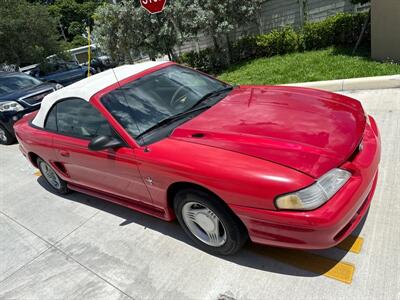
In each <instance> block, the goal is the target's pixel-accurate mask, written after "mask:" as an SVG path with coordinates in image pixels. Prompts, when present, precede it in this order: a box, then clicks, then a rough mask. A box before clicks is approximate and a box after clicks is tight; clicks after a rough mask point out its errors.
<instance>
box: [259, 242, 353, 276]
mask: <svg viewBox="0 0 400 300" xmlns="http://www.w3.org/2000/svg"><path fill="white" fill-rule="evenodd" d="M255 251H256V252H257V253H258V254H262V255H265V256H268V257H271V258H273V259H276V260H278V261H280V262H282V263H285V264H288V265H291V266H294V267H296V268H299V269H302V270H305V271H309V272H311V273H314V274H317V275H323V276H326V277H329V278H331V279H335V280H338V281H341V282H344V283H347V284H351V282H352V280H353V274H354V271H355V266H354V265H353V264H351V263H348V262H344V261H337V260H334V259H331V258H327V257H324V256H320V255H317V254H313V253H309V252H305V251H301V250H293V249H280V248H270V247H256V249H255Z"/></svg>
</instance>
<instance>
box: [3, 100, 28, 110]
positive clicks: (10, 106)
mask: <svg viewBox="0 0 400 300" xmlns="http://www.w3.org/2000/svg"><path fill="white" fill-rule="evenodd" d="M20 110H24V108H23V107H22V105H21V104H19V103H18V102H15V101H6V102H1V103H0V112H5V111H20Z"/></svg>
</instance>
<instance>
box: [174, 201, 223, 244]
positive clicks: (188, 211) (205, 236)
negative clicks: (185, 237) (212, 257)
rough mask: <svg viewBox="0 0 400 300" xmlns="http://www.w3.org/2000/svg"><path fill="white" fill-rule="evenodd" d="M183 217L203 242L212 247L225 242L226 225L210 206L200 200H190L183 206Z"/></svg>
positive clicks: (191, 230)
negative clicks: (199, 201)
mask: <svg viewBox="0 0 400 300" xmlns="http://www.w3.org/2000/svg"><path fill="white" fill-rule="evenodd" d="M182 217H183V221H184V222H185V224H186V226H187V228H188V229H189V230H190V232H191V233H192V234H193V235H194V236H195V237H196V238H197V239H199V240H200V241H202V242H203V243H205V244H207V245H209V246H212V247H221V246H222V245H224V244H225V242H226V230H225V227H224V225H223V224H222V222H221V220H220V219H219V218H218V217H217V215H216V214H215V213H214V212H213V211H212V210H211V209H209V208H208V207H206V206H204V205H203V204H200V203H198V202H188V203H186V204H185V205H184V206H183V207H182Z"/></svg>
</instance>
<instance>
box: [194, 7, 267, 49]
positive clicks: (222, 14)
mask: <svg viewBox="0 0 400 300" xmlns="http://www.w3.org/2000/svg"><path fill="white" fill-rule="evenodd" d="M262 2H263V1H262V0H241V1H237V0H219V1H215V0H196V1H195V3H196V5H197V7H198V9H197V14H196V15H195V17H194V20H193V22H194V23H196V24H198V27H199V28H202V30H203V31H204V33H206V34H208V35H210V36H211V37H212V39H213V41H214V46H215V48H219V47H221V42H220V41H221V37H226V38H227V42H228V46H229V44H230V40H229V35H230V34H232V33H234V32H235V31H236V29H237V28H238V27H239V26H243V25H246V24H248V23H252V22H253V20H254V17H255V15H256V12H257V10H259V9H260V7H261V3H262Z"/></svg>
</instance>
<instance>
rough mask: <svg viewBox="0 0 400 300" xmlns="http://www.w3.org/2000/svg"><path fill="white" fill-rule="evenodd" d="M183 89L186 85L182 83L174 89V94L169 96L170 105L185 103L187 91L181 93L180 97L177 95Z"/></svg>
mask: <svg viewBox="0 0 400 300" xmlns="http://www.w3.org/2000/svg"><path fill="white" fill-rule="evenodd" d="M184 89H187V87H186V86H184V85H183V86H181V87H179V88H178V89H177V90H176V91H175V93H174V95H173V96H172V98H171V101H170V102H169V105H170V106H171V107H175V106H180V105H184V106H186V105H187V103H186V100H187V93H185V94H183V95H181V96H180V97H178V96H179V95H180V93H181V92H182V91H183V90H184Z"/></svg>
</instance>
